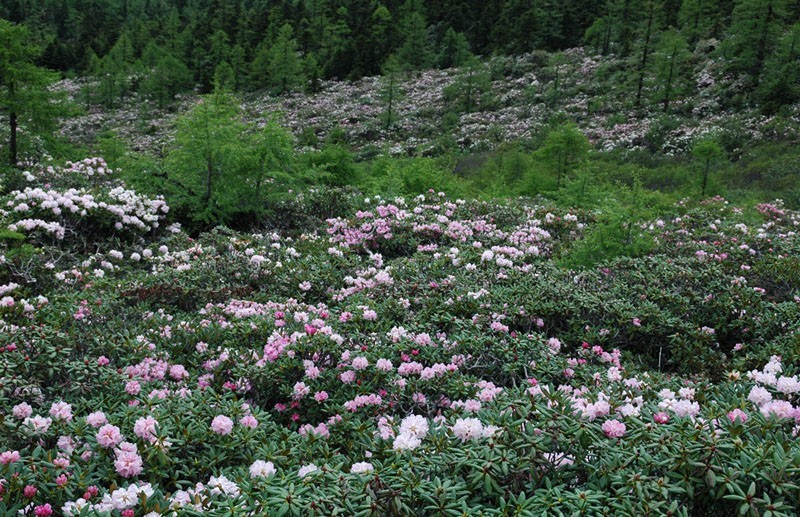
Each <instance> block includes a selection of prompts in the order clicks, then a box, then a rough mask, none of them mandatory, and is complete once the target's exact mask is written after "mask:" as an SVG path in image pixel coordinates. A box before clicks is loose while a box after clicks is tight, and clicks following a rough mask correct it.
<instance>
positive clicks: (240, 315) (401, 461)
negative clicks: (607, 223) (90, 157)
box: [0, 166, 800, 516]
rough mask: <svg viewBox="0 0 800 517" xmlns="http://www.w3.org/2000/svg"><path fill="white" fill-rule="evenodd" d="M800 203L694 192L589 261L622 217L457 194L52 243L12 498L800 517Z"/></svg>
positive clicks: (8, 327) (35, 508) (2, 443)
mask: <svg viewBox="0 0 800 517" xmlns="http://www.w3.org/2000/svg"><path fill="white" fill-rule="evenodd" d="M93 167H94V166H93ZM98 188H100V187H98ZM17 195H18V194H14V195H13V196H14V197H15V196H17ZM108 195H110V190H109V191H108ZM296 202H297V203H298V206H299V204H300V203H301V202H302V201H296ZM348 207H352V208H348ZM29 208H30V207H29ZM774 208H775V209H774V210H773V209H769V208H765V207H761V208H760V209H759V210H756V211H754V212H753V213H749V212H746V211H742V210H738V209H736V208H734V207H731V206H729V205H728V204H726V203H725V201H724V200H721V199H716V200H711V201H710V202H708V203H704V204H697V205H689V204H680V205H678V206H675V207H674V211H675V213H674V215H673V216H672V217H670V218H665V219H663V220H655V221H640V222H637V226H636V232H637V233H639V234H640V235H641V238H642V239H649V240H651V241H652V242H653V247H652V251H651V252H650V253H649V254H648V256H646V257H641V258H636V259H630V258H620V259H616V260H613V261H609V262H607V263H602V264H600V265H599V266H598V267H595V268H590V269H584V270H570V269H565V268H563V267H561V266H559V265H558V262H557V260H559V259H561V258H563V257H567V256H569V254H570V253H571V252H572V251H574V250H575V249H576V246H578V245H579V243H580V242H581V239H582V238H583V236H584V235H585V232H586V231H587V230H588V229H590V228H591V226H592V225H593V224H595V223H596V221H597V217H596V214H593V213H591V212H586V211H566V210H564V209H558V208H554V207H548V206H538V205H533V204H531V203H529V202H526V201H522V200H517V201H510V202H508V203H506V204H495V203H488V202H477V201H458V200H450V199H448V198H447V197H446V196H444V195H441V196H440V195H439V194H437V193H433V192H431V193H429V194H428V195H425V196H421V197H419V198H415V199H392V200H384V199H379V198H378V199H376V198H368V199H362V200H360V201H358V202H356V201H355V200H352V199H351V200H350V201H348V203H344V204H343V205H342V209H343V212H339V213H337V214H329V216H328V217H325V219H327V220H322V219H321V218H319V217H317V219H316V220H317V221H320V222H318V223H317V226H316V227H310V228H308V229H306V230H305V231H303V230H300V229H299V228H293V229H292V230H291V231H290V232H284V233H281V232H275V233H263V234H243V233H237V232H231V231H228V230H224V229H217V230H215V231H213V232H208V233H206V234H203V235H201V236H199V237H197V238H190V237H189V236H187V235H185V234H184V233H183V232H181V231H180V230H178V229H177V228H175V229H174V230H175V231H174V232H163V233H154V232H152V231H142V232H139V231H135V232H133V233H125V232H126V231H127V229H125V228H123V230H121V233H116V232H115V231H111V230H110V229H109V231H108V232H107V233H104V234H99V236H98V242H97V246H96V247H95V248H93V249H83V248H81V247H72V248H70V245H69V244H68V243H64V242H63V241H59V240H46V239H41V240H39V241H37V246H39V247H41V249H42V250H43V253H48V254H49V256H55V253H56V250H61V249H67V250H68V251H69V257H70V260H66V259H64V260H63V261H61V262H59V261H56V262H54V263H53V264H52V267H51V268H43V269H42V274H43V275H49V276H48V278H50V281H49V284H48V285H47V286H46V288H45V287H44V286H43V285H42V282H27V281H26V280H25V279H24V278H22V277H19V278H17V277H15V278H14V279H8V282H6V283H5V284H4V285H3V286H0V296H2V297H3V300H4V302H3V303H2V304H0V317H1V318H2V320H3V321H2V323H0V326H2V329H3V332H2V333H0V375H2V378H3V383H2V386H1V387H0V390H2V397H0V424H1V425H2V428H3V430H4V432H3V433H0V513H2V514H4V515H5V514H8V515H11V514H16V513H18V512H20V511H21V512H22V513H23V514H27V515H50V514H59V513H63V514H65V515H91V514H104V513H111V514H112V515H126V516H127V515H184V514H193V513H201V512H203V513H212V514H225V515H230V514H247V513H253V514H273V513H274V514H280V513H283V514H294V515H301V514H303V515H304V514H323V515H328V514H332V513H336V512H338V513H343V514H359V513H361V514H365V515H367V514H374V515H383V514H401V515H416V514H420V515H422V514H448V515H456V514H457V515H461V514H470V515H472V514H475V515H481V514H484V515H495V514H498V515H501V514H503V512H505V513H514V512H516V513H517V514H520V515H544V514H549V513H563V514H581V513H583V514H590V515H596V514H626V515H639V514H672V515H689V514H704V513H718V514H735V513H736V512H741V513H743V514H746V513H748V512H749V513H751V514H753V515H762V514H766V512H768V511H769V512H771V514H772V515H792V514H793V512H796V511H797V508H798V507H800V489H799V488H798V486H797V484H796V479H797V476H798V474H800V448H799V446H798V443H800V442H798V434H800V409H799V408H800V399H799V398H798V397H800V381H799V380H798V376H800V371H798V367H797V364H799V363H800V361H798V354H797V346H796V344H797V341H796V331H797V325H798V323H797V322H798V321H800V317H798V316H800V314H798V310H799V309H798V303H800V298H798V295H799V294H800V293H798V291H797V290H798V285H797V284H796V283H789V284H788V285H787V284H786V282H785V281H784V280H783V279H782V278H778V277H776V276H774V273H773V272H774V271H778V270H776V269H771V268H770V267H769V266H768V265H769V264H773V263H775V261H781V260H786V258H787V257H792V256H794V255H796V253H797V251H798V249H797V239H796V235H795V231H796V230H795V227H796V226H797V225H798V221H800V218H798V215H797V214H796V213H794V212H792V211H790V210H786V209H783V208H781V207H780V206H779V205H774ZM37 209H38V208H37ZM159 210H160V209H159ZM317 213H318V214H319V213H320V212H317ZM161 214H162V215H160V216H159V219H158V221H159V223H161V222H162V219H161V218H162V216H163V212H161ZM330 215H332V217H331V216H330ZM19 217H21V216H20V215H18V214H16V213H15V212H13V211H7V212H6V213H4V214H3V215H2V222H3V223H4V224H16V223H18V222H19V221H20V219H19ZM79 217H84V216H79V215H78V216H76V220H80V219H78V218H79ZM85 217H91V215H90V212H89V211H87V216H85ZM114 217H116V216H114ZM313 221H314V219H312V218H309V219H308V220H307V224H309V225H311V224H312V222H313ZM160 226H164V225H161V224H160ZM134 234H135V235H136V238H132V237H131V238H127V237H124V236H130V235H134ZM65 238H66V237H65ZM101 273H102V274H101ZM42 278H44V277H42ZM12 280H13V281H12ZM37 296H41V297H44V300H39V299H37V298H36V297H37ZM23 300H25V301H24V302H23ZM48 512H49V513H48Z"/></svg>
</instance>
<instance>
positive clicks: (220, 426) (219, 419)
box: [211, 415, 233, 436]
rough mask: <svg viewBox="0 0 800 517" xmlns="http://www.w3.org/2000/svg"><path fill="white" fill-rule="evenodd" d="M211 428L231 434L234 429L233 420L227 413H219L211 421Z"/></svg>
mask: <svg viewBox="0 0 800 517" xmlns="http://www.w3.org/2000/svg"><path fill="white" fill-rule="evenodd" d="M211 430H212V431H214V432H215V433H217V434H221V435H223V436H224V435H227V434H230V433H231V431H232V430H233V420H231V419H230V418H228V417H226V416H225V415H217V416H215V417H214V420H212V421H211Z"/></svg>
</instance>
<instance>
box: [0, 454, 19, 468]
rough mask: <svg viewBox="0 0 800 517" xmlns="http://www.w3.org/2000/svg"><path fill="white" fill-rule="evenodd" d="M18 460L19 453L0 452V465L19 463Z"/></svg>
mask: <svg viewBox="0 0 800 517" xmlns="http://www.w3.org/2000/svg"><path fill="white" fill-rule="evenodd" d="M19 459H20V455H19V451H5V452H0V465H8V464H9V463H14V462H15V461H19Z"/></svg>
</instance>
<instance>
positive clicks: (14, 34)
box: [0, 19, 63, 167]
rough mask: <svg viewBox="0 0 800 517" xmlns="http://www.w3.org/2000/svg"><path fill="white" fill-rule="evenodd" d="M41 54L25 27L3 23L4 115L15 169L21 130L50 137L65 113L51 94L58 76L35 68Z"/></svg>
mask: <svg viewBox="0 0 800 517" xmlns="http://www.w3.org/2000/svg"><path fill="white" fill-rule="evenodd" d="M40 52H41V51H40V49H39V48H37V47H36V46H34V45H33V44H32V43H31V34H30V32H29V31H28V29H27V28H26V27H25V26H24V25H15V24H12V23H10V22H8V21H6V20H2V19H0V112H2V113H3V115H4V118H5V119H6V120H7V121H8V143H7V147H6V150H7V160H6V163H8V164H9V165H10V166H12V167H16V166H17V164H18V163H19V149H20V141H19V136H20V128H21V127H25V128H26V129H27V131H26V132H25V133H26V134H37V133H38V134H44V135H45V136H46V135H47V132H48V131H50V130H52V129H53V126H54V124H55V122H56V117H57V115H58V114H59V112H61V111H62V110H63V105H62V104H59V103H57V102H54V100H55V96H54V94H52V93H51V92H50V91H49V90H48V86H50V85H51V84H52V83H53V82H54V81H55V80H56V79H57V74H55V73H54V72H51V71H49V70H46V69H44V68H40V67H38V66H36V65H35V64H34V62H35V60H36V58H37V57H38V56H39V54H40Z"/></svg>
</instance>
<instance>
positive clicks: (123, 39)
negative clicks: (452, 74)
mask: <svg viewBox="0 0 800 517" xmlns="http://www.w3.org/2000/svg"><path fill="white" fill-rule="evenodd" d="M0 17H2V18H5V19H7V20H9V21H11V22H14V23H24V24H25V25H26V26H27V27H28V28H29V29H30V31H31V32H32V34H33V35H34V39H35V40H37V41H38V42H40V45H41V47H42V53H41V56H40V58H39V64H40V65H42V66H44V67H47V68H50V69H54V70H59V71H61V72H62V73H67V74H77V75H90V76H94V77H96V78H98V79H100V81H101V83H102V84H101V86H100V88H99V90H100V91H99V92H97V95H98V96H100V97H102V98H103V101H104V103H105V104H107V105H109V104H113V102H114V99H115V98H116V97H118V96H123V95H125V94H126V93H128V92H131V91H141V92H145V93H149V94H151V95H153V96H154V97H155V98H157V99H161V102H160V103H163V102H167V101H168V100H169V99H171V98H172V97H173V96H174V95H176V94H177V93H180V92H183V91H188V90H192V89H196V88H197V89H199V91H200V92H201V93H207V92H210V91H212V90H213V89H214V85H215V84H223V85H224V86H226V87H227V88H229V89H231V90H233V91H247V90H260V89H265V88H266V89H269V90H271V91H272V92H274V93H285V92H288V91H292V90H301V91H303V90H305V91H316V90H317V89H318V88H319V81H320V80H322V79H333V78H336V79H358V78H360V77H363V76H370V75H378V74H381V73H385V72H386V70H387V67H388V68H395V67H401V68H402V69H404V70H423V69H427V68H431V67H441V68H448V67H452V66H461V65H464V64H465V63H467V62H468V61H469V59H470V58H471V57H472V56H473V55H477V56H484V57H486V56H489V55H496V54H503V55H517V54H522V53H526V52H530V51H534V50H546V51H558V50H563V49H566V48H571V47H575V46H580V45H587V46H588V47H591V48H592V49H594V50H596V51H597V52H599V53H601V54H604V55H605V54H609V53H613V54H616V55H620V56H623V57H630V63H631V67H632V68H642V67H644V66H645V65H646V64H647V60H648V59H649V57H650V54H651V52H652V51H653V48H654V46H655V45H657V44H659V43H660V42H662V43H663V42H664V41H667V42H668V43H669V45H671V48H672V49H673V52H672V57H673V58H674V59H678V58H679V56H680V54H681V53H683V52H686V51H687V49H688V50H689V51H691V50H693V49H694V48H695V46H696V45H697V43H698V42H700V41H705V40H709V39H711V40H714V41H713V43H712V44H713V45H715V46H716V45H718V48H717V51H718V52H719V53H721V55H722V56H723V57H724V58H725V59H727V60H728V62H729V66H730V71H731V72H732V73H736V74H741V75H742V76H743V77H744V78H745V81H744V84H743V86H744V88H745V89H751V90H756V89H760V90H761V92H760V95H758V96H756V100H757V101H759V102H762V103H765V104H768V105H769V106H771V107H770V108H769V109H775V106H780V105H783V104H787V103H791V102H794V101H796V100H797V99H798V98H800V97H799V94H798V89H797V86H796V84H797V83H798V81H797V80H796V79H798V77H800V75H798V68H800V65H799V64H798V56H800V30H798V25H797V23H798V20H800V0H682V1H681V0H658V1H653V0H565V1H560V0H559V1H556V0H532V1H531V0H489V1H476V0H447V1H436V2H423V1H421V0H406V1H404V2H401V1H392V0H387V1H378V0H283V1H275V0H221V1H212V0H189V1H187V0H177V1H166V0H11V1H7V2H3V5H2V6H0ZM639 90H640V91H641V87H640V88H639ZM640 91H639V93H637V95H640Z"/></svg>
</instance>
